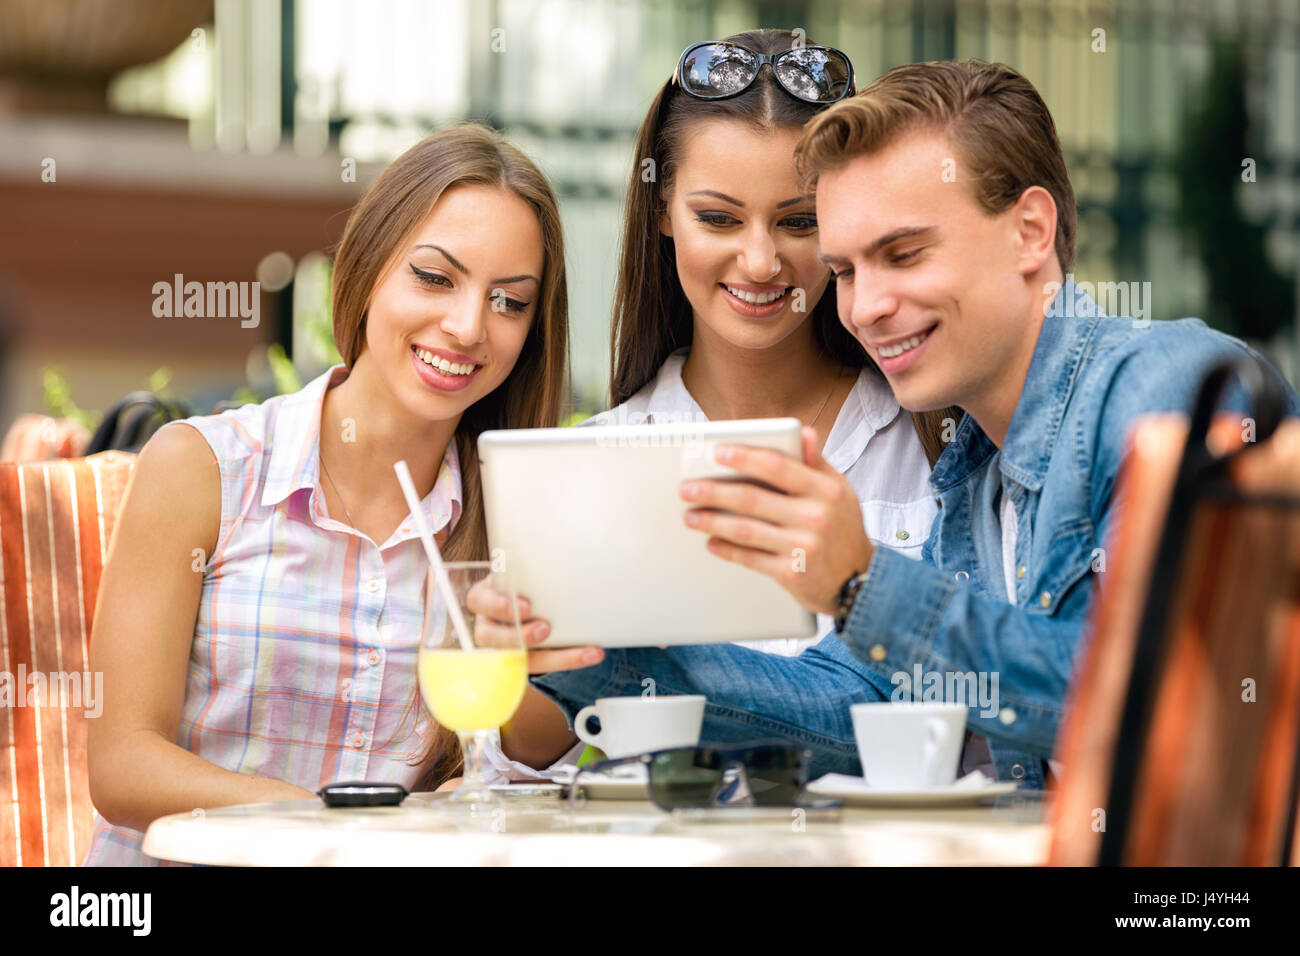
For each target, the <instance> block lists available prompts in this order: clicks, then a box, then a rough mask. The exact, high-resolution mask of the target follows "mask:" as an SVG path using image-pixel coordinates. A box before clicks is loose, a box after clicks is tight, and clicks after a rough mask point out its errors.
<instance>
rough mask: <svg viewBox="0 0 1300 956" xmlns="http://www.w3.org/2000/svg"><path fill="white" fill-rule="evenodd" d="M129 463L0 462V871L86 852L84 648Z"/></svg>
mask: <svg viewBox="0 0 1300 956" xmlns="http://www.w3.org/2000/svg"><path fill="white" fill-rule="evenodd" d="M134 461H135V459H134V456H133V455H128V454H124V453H122V452H113V451H109V452H104V453H102V454H99V455H95V456H93V457H91V458H82V459H74V460H64V461H47V462H29V463H19V462H0V866H76V865H78V864H79V863H80V862H81V857H82V856H84V855H85V852H86V848H87V846H89V844H90V831H91V826H92V822H93V820H94V815H95V811H94V807H93V806H92V805H91V802H90V789H89V784H88V780H87V769H86V732H87V726H86V720H87V719H88V717H87V713H88V712H90V713H93V712H94V711H93V708H94V707H96V706H99V705H100V701H99V700H98V696H99V695H98V688H97V687H96V682H95V681H94V679H93V675H88V674H87V673H86V672H87V670H88V667H87V661H88V654H87V650H88V644H89V640H90V626H91V621H92V618H93V616H94V610H95V600H96V598H97V596H98V593H99V582H100V574H101V572H102V570H103V566H104V559H105V556H106V553H107V550H108V542H109V540H110V538H111V536H112V533H113V525H114V523H115V522H116V519H117V512H118V506H119V505H120V503H121V501H122V498H123V496H124V494H125V492H126V486H127V482H128V481H129V480H130V476H131V468H132V466H133V464H134Z"/></svg>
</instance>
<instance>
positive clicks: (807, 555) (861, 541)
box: [681, 428, 875, 614]
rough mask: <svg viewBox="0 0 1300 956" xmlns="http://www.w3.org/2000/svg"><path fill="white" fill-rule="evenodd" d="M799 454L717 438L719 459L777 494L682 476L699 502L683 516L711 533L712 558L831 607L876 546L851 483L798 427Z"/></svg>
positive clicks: (816, 605)
mask: <svg viewBox="0 0 1300 956" xmlns="http://www.w3.org/2000/svg"><path fill="white" fill-rule="evenodd" d="M803 456H804V460H803V462H799V461H797V460H795V459H793V458H790V457H789V456H788V455H784V454H782V453H781V452H779V451H775V450H773V449H769V448H751V447H747V446H741V445H719V446H718V448H717V449H716V450H715V452H714V457H715V459H716V460H717V461H718V462H719V463H720V464H724V465H727V466H729V467H731V468H734V469H735V470H736V471H738V472H740V473H741V474H742V475H745V476H746V477H749V478H755V479H757V480H759V481H762V482H765V483H767V484H768V485H772V486H773V487H776V488H779V489H780V490H781V491H782V492H784V494H780V493H778V492H775V491H769V490H767V489H765V488H759V487H756V486H754V485H752V484H748V483H744V482H735V481H719V480H716V479H700V480H695V481H687V482H683V483H682V486H681V496H682V498H683V499H685V500H686V501H689V502H690V503H691V504H694V505H699V506H700V507H698V508H692V509H690V510H689V511H687V512H686V516H685V521H686V524H687V526H689V527H691V528H695V529H696V530H698V531H703V532H705V533H707V534H709V535H710V536H711V537H710V538H709V540H708V548H709V550H710V551H712V552H713V553H714V554H716V555H717V556H718V557H720V558H723V559H724V560H727V561H734V562H735V563H736V564H742V565H744V566H745V567H747V568H752V569H753V570H755V571H760V572H762V573H763V574H766V575H767V576H768V577H771V578H774V579H775V580H776V581H777V582H778V583H779V584H780V585H781V586H782V587H784V588H785V589H786V590H787V591H789V592H790V593H791V594H792V595H793V596H794V598H795V600H797V601H798V602H799V603H800V604H801V605H803V606H804V607H805V608H807V609H808V610H810V611H815V612H818V613H822V614H834V613H835V611H836V610H837V606H836V598H837V597H838V595H839V590H840V587H841V586H842V585H843V584H844V582H845V581H847V580H848V579H849V577H850V576H851V575H854V574H861V573H862V572H863V571H865V570H866V569H867V565H869V564H870V563H871V556H872V554H874V553H875V549H874V548H873V547H872V544H871V541H870V540H869V539H868V538H867V533H866V531H865V530H864V529H863V527H862V506H861V505H860V504H859V503H858V496H857V494H856V492H854V490H853V486H852V485H850V484H849V483H848V481H847V480H846V479H845V478H844V476H843V475H841V474H840V473H839V472H838V471H836V470H835V469H834V468H832V467H831V466H830V465H828V464H827V463H826V461H825V459H823V458H822V456H821V452H820V451H818V448H817V433H816V432H814V431H813V430H812V429H811V428H804V429H803Z"/></svg>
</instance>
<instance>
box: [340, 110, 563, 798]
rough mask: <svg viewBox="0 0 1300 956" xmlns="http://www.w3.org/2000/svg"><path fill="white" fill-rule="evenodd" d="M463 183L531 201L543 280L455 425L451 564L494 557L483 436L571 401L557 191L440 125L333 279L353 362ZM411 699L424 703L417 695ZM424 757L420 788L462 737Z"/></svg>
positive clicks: (496, 151) (443, 733)
mask: <svg viewBox="0 0 1300 956" xmlns="http://www.w3.org/2000/svg"><path fill="white" fill-rule="evenodd" d="M466 185H478V186H498V187H500V188H502V189H506V190H509V191H510V192H512V193H514V194H515V195H516V196H518V197H519V198H520V199H522V200H524V202H526V203H528V205H529V206H531V207H532V209H533V211H534V212H535V213H536V214H537V220H538V223H539V224H540V226H541V232H542V244H543V260H542V287H541V294H540V296H539V298H538V300H537V309H536V312H535V313H534V316H533V322H532V327H531V328H530V329H529V331H528V338H527V339H526V340H525V342H524V345H523V348H522V349H521V350H520V352H519V358H518V359H517V360H516V362H515V366H514V368H513V369H511V371H510V374H509V376H507V377H506V380H505V381H504V382H502V383H501V385H499V386H498V387H497V388H496V389H495V390H493V391H492V392H491V393H490V394H488V395H485V396H484V397H483V398H481V399H479V400H478V401H477V402H475V403H474V404H473V405H471V406H470V407H469V408H467V409H466V410H465V412H464V414H463V415H462V416H461V419H460V423H459V425H458V426H457V428H456V434H455V438H454V441H455V442H456V451H457V453H458V454H459V456H460V468H461V514H460V519H459V520H458V521H457V523H456V526H455V528H453V529H452V531H451V534H450V535H449V537H448V539H447V543H446V544H445V545H443V547H442V549H441V551H442V556H443V558H444V559H445V560H447V561H481V560H486V559H487V558H488V541H487V524H486V521H485V519H484V515H483V493H482V482H481V477H480V473H479V460H478V436H479V435H480V433H482V432H484V431H486V430H488V429H494V428H544V427H552V426H554V425H556V424H558V422H559V420H560V414H561V411H562V410H563V408H562V406H563V404H564V403H565V402H566V401H567V398H568V383H569V368H568V343H569V306H568V287H567V284H566V280H565V272H564V235H563V231H562V229H561V225H560V211H559V206H558V204H557V202H556V199H555V193H554V191H553V190H552V189H551V186H550V183H548V182H547V180H546V177H545V176H544V175H542V173H541V171H540V170H539V169H538V168H537V167H536V166H535V165H534V164H533V162H532V160H530V159H529V158H528V157H527V156H525V155H524V154H523V153H522V152H521V151H520V150H519V149H518V148H516V147H515V146H512V145H511V144H510V143H508V142H506V141H505V140H504V139H502V138H501V137H500V136H499V135H497V134H496V133H494V132H492V131H491V130H489V129H487V128H485V127H483V126H478V125H475V124H464V125H460V126H454V127H451V128H448V129H444V130H440V131H439V132H437V133H434V134H433V135H431V136H428V137H426V138H425V139H423V140H421V141H420V142H419V143H417V144H416V145H414V146H412V147H411V148H410V149H408V150H407V151H406V152H405V153H403V154H402V155H401V156H399V157H398V158H397V159H395V160H394V161H393V162H392V163H391V164H390V165H389V166H388V167H387V168H386V169H385V170H384V171H383V172H382V173H381V174H380V175H379V178H378V179H377V180H375V182H374V184H373V185H372V186H371V187H370V188H369V189H368V190H367V191H366V194H365V196H364V197H363V198H362V199H361V201H360V202H359V203H358V204H357V206H356V208H354V209H353V210H352V214H351V216H349V218H348V224H347V226H346V227H345V228H344V230H343V237H342V239H341V240H340V241H339V245H338V251H337V253H336V255H335V258H334V276H333V297H334V341H335V343H336V344H337V345H338V349H339V354H340V355H341V356H342V357H343V361H344V362H345V363H347V366H348V368H349V369H351V368H352V366H353V364H354V363H355V362H356V360H357V357H358V356H359V355H360V354H361V351H362V349H363V348H364V346H365V340H366V315H367V310H368V308H369V305H370V298H371V296H372V295H373V294H374V289H375V285H376V284H377V282H378V280H379V278H380V276H382V275H383V274H384V271H385V269H386V268H387V267H388V265H389V263H390V262H391V261H392V259H393V257H394V256H396V255H397V254H398V252H399V251H400V250H401V249H402V248H403V247H404V245H405V244H406V243H407V242H408V241H409V239H410V236H411V234H412V233H413V232H414V231H415V229H416V228H417V227H418V226H419V225H420V223H422V222H423V221H424V220H425V219H426V218H427V217H428V215H429V212H430V211H431V210H432V209H433V207H434V204H436V203H437V202H438V200H439V199H440V198H441V197H442V195H443V193H445V192H446V191H447V190H448V189H451V188H453V187H455V186H466ZM487 228H491V227H490V226H488V227H487ZM414 706H416V707H418V706H419V701H418V698H417V699H416V700H415V701H414ZM418 759H419V762H420V763H421V764H423V765H425V766H427V768H428V769H427V771H426V773H425V775H424V778H423V779H422V781H421V784H420V786H421V787H429V788H434V787H437V786H438V785H439V784H441V783H442V782H443V781H445V780H446V779H448V778H449V777H452V776H455V775H456V773H457V772H459V769H460V765H461V753H460V747H459V745H458V743H457V740H456V735H455V734H454V733H452V732H451V731H449V730H447V729H446V728H445V727H442V726H438V727H437V730H436V732H435V733H434V735H433V739H432V740H431V742H430V745H429V747H428V749H427V750H426V752H425V753H424V754H423V755H421V756H420V757H419V758H418Z"/></svg>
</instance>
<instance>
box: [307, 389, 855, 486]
mask: <svg viewBox="0 0 1300 956" xmlns="http://www.w3.org/2000/svg"><path fill="white" fill-rule="evenodd" d="M843 374H844V366H843V365H841V366H840V370H839V371H838V372H836V373H835V381H833V382H831V390H830V391H829V392H827V393H826V397H825V398H824V399H822V407H821V408H819V409H817V414H816V415H814V416H813V420H812V421H811V422H809V423H808V427H809V428H816V427H817V419H819V418H821V417H822V412H824V411H826V405H827V403H828V402H830V400H831V396H832V395H834V394H835V386H836V385H838V384H840V376H841V375H843ZM321 464H322V465H323V464H324V462H323V461H322V462H321ZM338 492H339V490H338V489H337V488H335V489H334V493H335V494H338ZM342 500H343V499H342V498H340V499H339V501H342ZM346 507H347V506H346V505H344V508H345V509H346Z"/></svg>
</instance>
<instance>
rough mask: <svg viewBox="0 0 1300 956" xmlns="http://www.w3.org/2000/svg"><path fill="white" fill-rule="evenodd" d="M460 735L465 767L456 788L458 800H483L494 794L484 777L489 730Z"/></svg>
mask: <svg viewBox="0 0 1300 956" xmlns="http://www.w3.org/2000/svg"><path fill="white" fill-rule="evenodd" d="M459 737H460V749H461V753H463V754H464V755H465V769H464V771H463V773H462V774H461V781H460V786H459V787H457V788H456V798H457V799H458V800H483V799H487V798H489V797H490V796H491V795H492V792H491V791H490V790H489V789H488V782H487V780H486V779H485V778H484V777H483V748H484V747H486V746H487V739H488V731H486V730H475V731H473V732H471V733H463V734H460V735H459Z"/></svg>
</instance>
